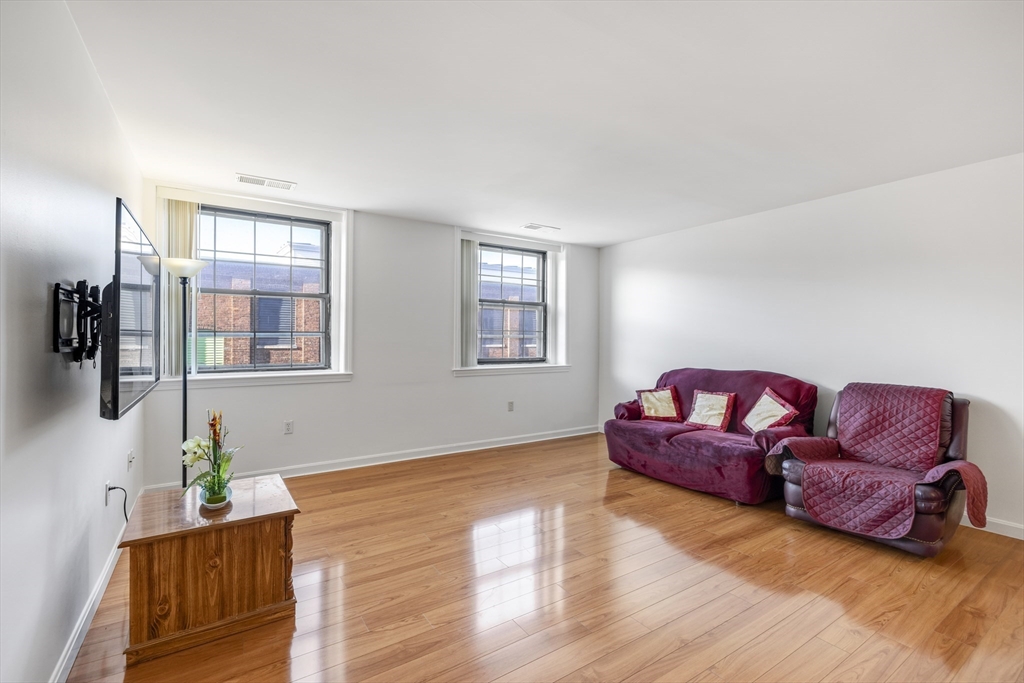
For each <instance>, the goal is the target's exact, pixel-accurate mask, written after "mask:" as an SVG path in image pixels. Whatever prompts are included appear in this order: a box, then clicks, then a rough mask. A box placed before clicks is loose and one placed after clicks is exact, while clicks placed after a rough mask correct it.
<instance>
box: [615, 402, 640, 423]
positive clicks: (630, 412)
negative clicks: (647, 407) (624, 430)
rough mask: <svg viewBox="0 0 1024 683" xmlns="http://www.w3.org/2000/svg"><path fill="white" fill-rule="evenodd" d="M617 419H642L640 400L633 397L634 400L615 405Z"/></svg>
mask: <svg viewBox="0 0 1024 683" xmlns="http://www.w3.org/2000/svg"><path fill="white" fill-rule="evenodd" d="M615 419H616V420H639V419H640V401H638V400H636V399H633V400H632V401H626V402H625V403H620V404H618V405H617V406H615Z"/></svg>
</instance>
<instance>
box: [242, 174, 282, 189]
mask: <svg viewBox="0 0 1024 683" xmlns="http://www.w3.org/2000/svg"><path fill="white" fill-rule="evenodd" d="M235 178H236V179H237V180H238V182H240V183H245V184H246V185H257V186H259V187H272V188H274V189H276V190H290V189H292V188H293V187H295V183H293V182H292V181H290V180H274V179H273V178H261V177H260V176H258V175H246V174H245V173H236V174H235Z"/></svg>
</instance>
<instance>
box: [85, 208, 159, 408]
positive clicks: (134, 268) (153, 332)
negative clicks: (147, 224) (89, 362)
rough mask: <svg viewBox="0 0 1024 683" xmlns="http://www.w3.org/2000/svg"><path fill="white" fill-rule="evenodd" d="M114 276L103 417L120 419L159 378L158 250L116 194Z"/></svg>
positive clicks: (103, 355)
mask: <svg viewBox="0 0 1024 683" xmlns="http://www.w3.org/2000/svg"><path fill="white" fill-rule="evenodd" d="M115 226H116V233H115V241H114V280H113V281H112V282H111V283H110V284H109V285H107V286H106V287H105V288H104V289H103V308H102V322H101V337H100V417H104V418H106V419H108V420H117V419H118V418H120V417H122V416H123V415H124V414H125V413H127V412H128V411H129V410H131V409H132V406H134V405H135V404H136V403H138V402H139V401H141V400H142V398H143V397H144V396H145V395H146V394H148V393H149V392H150V391H152V390H153V387H155V386H156V385H157V383H158V382H159V381H160V314H159V312H160V255H159V254H158V253H157V251H156V249H155V248H154V247H153V243H152V242H151V241H150V240H149V238H148V237H147V236H146V233H145V231H143V229H142V226H141V225H139V222H138V221H137V220H135V216H133V215H132V212H131V211H129V210H128V207H127V206H125V203H124V201H122V200H121V198H120V197H118V199H117V208H116V213H115Z"/></svg>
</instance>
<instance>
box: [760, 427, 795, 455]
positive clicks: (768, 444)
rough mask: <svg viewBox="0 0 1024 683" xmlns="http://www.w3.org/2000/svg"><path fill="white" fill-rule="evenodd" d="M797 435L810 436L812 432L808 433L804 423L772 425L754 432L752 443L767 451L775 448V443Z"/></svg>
mask: <svg viewBox="0 0 1024 683" xmlns="http://www.w3.org/2000/svg"><path fill="white" fill-rule="evenodd" d="M797 436H810V434H808V433H807V430H806V429H805V428H804V426H803V425H783V426H781V427H770V428H768V429H762V430H761V431H759V432H754V435H753V436H751V437H750V445H751V446H757V447H759V448H760V449H761V450H762V451H764V452H765V453H767V452H768V451H770V450H771V449H773V448H775V445H776V444H777V443H779V442H780V441H782V440H783V439H789V438H792V437H797Z"/></svg>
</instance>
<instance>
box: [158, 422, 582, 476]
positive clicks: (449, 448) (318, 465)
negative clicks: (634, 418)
mask: <svg viewBox="0 0 1024 683" xmlns="http://www.w3.org/2000/svg"><path fill="white" fill-rule="evenodd" d="M595 433H597V425H587V426H586V427H572V428H570V429H557V430H554V431H550V432H537V433H535V434H521V435H519V436H506V437H500V438H497V439H483V440H480V441H464V442H461V443H453V444H445V445H442V446H428V447H426V448H413V449H410V450H407V451H393V452H390V453H376V454H373V455H357V456H355V457H352V458H341V459H338V460H324V461H321V462H313V463H308V464H305V465H287V466H285V467H275V468H270V469H265V470H252V471H250V472H239V473H238V474H237V475H236V476H238V477H258V476H260V475H264V474H280V475H281V476H282V477H285V478H288V477H301V476H304V475H307V474H319V473H321V472H335V471H337V470H348V469H352V468H354V467H368V466H370V465H381V464H384V463H388V462H400V461H402V460H417V459H419V458H433V457H437V456H439V455H452V454H453V453H465V452H466V451H476V450H483V449H486V448H498V447H500V446H517V445H519V444H524V443H533V442H535V441H548V440H550V439H563V438H565V437H568V436H579V435H581V434H595ZM175 488H181V484H179V483H178V482H171V483H166V484H151V485H149V486H147V487H146V488H145V490H146V491H160V490H167V489H175Z"/></svg>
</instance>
